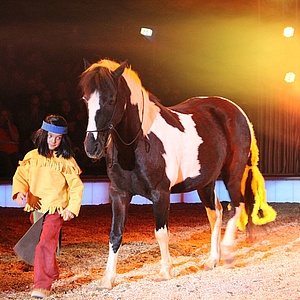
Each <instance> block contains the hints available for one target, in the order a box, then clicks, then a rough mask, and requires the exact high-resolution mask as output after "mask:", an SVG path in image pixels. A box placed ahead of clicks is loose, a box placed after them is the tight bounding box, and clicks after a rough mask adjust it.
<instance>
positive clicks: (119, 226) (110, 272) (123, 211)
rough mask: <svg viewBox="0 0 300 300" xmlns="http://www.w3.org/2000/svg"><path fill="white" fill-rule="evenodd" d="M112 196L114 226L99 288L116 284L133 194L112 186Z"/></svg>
mask: <svg viewBox="0 0 300 300" xmlns="http://www.w3.org/2000/svg"><path fill="white" fill-rule="evenodd" d="M110 198H111V200H112V226H111V231H110V239H109V253H108V260H107V264H106V270H105V272H104V274H103V277H102V279H101V281H100V286H99V287H98V289H112V288H113V286H114V282H115V278H116V276H117V259H118V253H119V249H120V246H121V243H122V237H123V232H124V228H125V223H126V218H127V211H128V207H129V204H130V200H131V196H130V195H128V194H127V193H125V192H123V193H122V192H120V191H116V190H113V189H112V188H111V189H110Z"/></svg>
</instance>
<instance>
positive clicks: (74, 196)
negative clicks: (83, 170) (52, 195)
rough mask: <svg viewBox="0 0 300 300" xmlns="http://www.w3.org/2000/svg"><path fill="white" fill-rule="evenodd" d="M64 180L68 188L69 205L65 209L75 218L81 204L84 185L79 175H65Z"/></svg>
mask: <svg viewBox="0 0 300 300" xmlns="http://www.w3.org/2000/svg"><path fill="white" fill-rule="evenodd" d="M65 178H66V182H67V184H68V188H69V193H68V194H69V203H68V206H67V207H66V209H68V210H69V211H71V212H72V213H73V214H74V215H75V216H76V217H77V216H78V214H79V210H80V206H81V202H82V195H83V190H84V185H83V182H82V181H81V179H80V177H79V174H74V173H71V174H65Z"/></svg>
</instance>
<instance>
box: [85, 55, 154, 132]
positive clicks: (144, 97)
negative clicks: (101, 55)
mask: <svg viewBox="0 0 300 300" xmlns="http://www.w3.org/2000/svg"><path fill="white" fill-rule="evenodd" d="M119 66H120V64H119V63H117V62H115V61H112V60H108V59H102V60H100V61H99V62H97V63H95V64H93V65H92V66H91V67H90V68H89V69H90V70H93V69H94V68H97V67H105V68H107V69H109V70H110V71H114V70H115V69H117V68H118V67H119ZM123 77H124V79H125V80H126V83H127V85H128V87H129V89H130V91H131V96H130V102H131V103H132V104H133V105H137V106H138V109H139V116H140V120H141V121H142V129H143V134H144V136H146V135H147V134H148V133H149V131H150V128H151V126H152V124H153V121H154V119H155V117H156V115H157V113H158V112H159V111H160V108H159V107H158V106H157V105H155V103H154V102H152V101H150V100H149V93H148V91H147V90H146V89H145V88H144V87H143V86H142V83H141V80H140V78H139V76H138V74H137V73H136V72H135V71H133V70H132V69H131V67H126V68H125V70H124V72H123Z"/></svg>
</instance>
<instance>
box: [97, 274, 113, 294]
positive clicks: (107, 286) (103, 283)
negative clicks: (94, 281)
mask: <svg viewBox="0 0 300 300" xmlns="http://www.w3.org/2000/svg"><path fill="white" fill-rule="evenodd" d="M114 282H115V276H107V274H105V273H104V276H103V277H102V279H101V280H100V283H99V286H98V287H97V288H96V290H97V291H101V290H111V289H112V288H113V287H114Z"/></svg>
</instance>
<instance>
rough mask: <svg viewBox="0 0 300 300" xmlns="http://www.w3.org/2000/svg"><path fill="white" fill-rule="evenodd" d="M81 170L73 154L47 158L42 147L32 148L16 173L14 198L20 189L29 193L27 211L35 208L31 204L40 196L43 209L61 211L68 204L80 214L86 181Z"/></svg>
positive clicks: (68, 206) (44, 211) (51, 211)
mask: <svg viewBox="0 0 300 300" xmlns="http://www.w3.org/2000/svg"><path fill="white" fill-rule="evenodd" d="M80 173H81V170H80V168H79V166H78V165H77V163H76V161H75V159H74V158H73V157H71V158H69V159H65V158H63V157H61V156H60V157H57V156H56V155H55V154H53V156H52V157H51V158H46V157H44V156H42V155H40V154H39V153H38V150H37V149H35V150H32V151H30V152H28V153H27V154H26V155H25V157H24V159H23V160H22V161H20V162H19V166H18V168H17V171H16V173H15V175H14V177H13V184H12V198H13V199H15V198H16V197H17V194H18V193H19V192H25V193H27V203H26V205H25V207H24V210H25V211H28V212H29V211H33V210H34V207H32V206H30V204H31V203H34V202H35V199H39V198H40V203H41V207H40V209H38V211H39V212H41V213H46V212H47V211H48V213H50V214H53V213H55V211H58V212H59V213H61V212H62V210H63V209H65V208H67V209H68V210H69V211H71V212H72V213H73V214H75V215H76V216H78V214H79V210H80V206H81V202H82V194H83V183H82V181H81V179H80V177H79V175H80Z"/></svg>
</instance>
